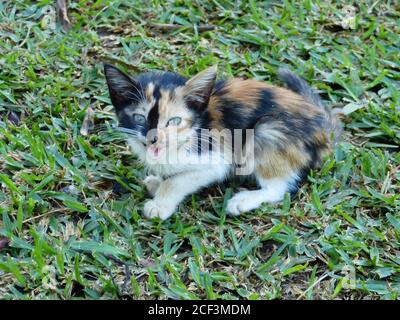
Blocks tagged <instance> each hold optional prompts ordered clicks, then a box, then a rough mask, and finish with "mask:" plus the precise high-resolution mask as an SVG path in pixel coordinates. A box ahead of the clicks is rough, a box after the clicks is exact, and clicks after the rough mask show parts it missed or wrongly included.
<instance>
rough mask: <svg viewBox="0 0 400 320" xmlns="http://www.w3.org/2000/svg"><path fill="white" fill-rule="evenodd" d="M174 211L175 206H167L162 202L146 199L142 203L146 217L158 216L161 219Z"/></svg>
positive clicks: (164, 218) (166, 217)
mask: <svg viewBox="0 0 400 320" xmlns="http://www.w3.org/2000/svg"><path fill="white" fill-rule="evenodd" d="M174 211H175V207H172V206H167V205H165V204H164V203H162V202H158V201H155V200H148V201H146V203H145V204H144V216H145V217H146V218H148V219H152V218H157V217H158V218H160V219H161V220H166V219H168V218H169V217H170V216H171V215H172V214H173V213H174Z"/></svg>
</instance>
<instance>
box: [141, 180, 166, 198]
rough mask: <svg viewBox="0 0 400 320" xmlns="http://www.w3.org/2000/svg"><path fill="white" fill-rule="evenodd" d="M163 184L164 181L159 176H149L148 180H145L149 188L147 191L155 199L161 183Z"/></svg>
mask: <svg viewBox="0 0 400 320" xmlns="http://www.w3.org/2000/svg"><path fill="white" fill-rule="evenodd" d="M161 182H162V179H161V178H160V177H157V176H148V177H147V178H146V179H144V180H143V183H144V185H145V186H146V188H147V191H149V193H150V194H151V195H152V196H153V197H154V195H155V194H156V191H157V189H158V187H159V186H160V183H161Z"/></svg>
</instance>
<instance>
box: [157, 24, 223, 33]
mask: <svg viewBox="0 0 400 320" xmlns="http://www.w3.org/2000/svg"><path fill="white" fill-rule="evenodd" d="M150 26H151V27H152V28H153V29H157V30H161V31H170V30H179V29H182V28H186V26H182V25H179V24H170V23H152V24H150ZM216 28H217V27H216V26H213V25H199V26H197V31H199V32H205V31H212V30H215V29H216Z"/></svg>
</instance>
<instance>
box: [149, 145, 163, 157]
mask: <svg viewBox="0 0 400 320" xmlns="http://www.w3.org/2000/svg"><path fill="white" fill-rule="evenodd" d="M147 150H148V152H150V155H151V156H153V157H158V155H159V154H160V148H159V147H156V146H153V145H152V146H150V147H148V148H147Z"/></svg>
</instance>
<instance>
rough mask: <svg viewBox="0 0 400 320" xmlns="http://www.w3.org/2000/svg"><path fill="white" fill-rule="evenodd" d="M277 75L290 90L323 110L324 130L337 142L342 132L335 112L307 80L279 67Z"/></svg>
mask: <svg viewBox="0 0 400 320" xmlns="http://www.w3.org/2000/svg"><path fill="white" fill-rule="evenodd" d="M278 76H279V78H280V79H281V80H282V81H283V82H284V83H285V84H286V86H287V87H288V88H289V89H290V90H292V91H294V92H296V93H298V94H300V95H301V96H303V97H304V99H305V100H306V101H307V102H309V103H312V104H313V105H315V106H317V107H319V108H320V109H321V110H322V111H323V112H324V115H325V123H324V127H325V129H326V132H327V133H328V134H329V135H332V136H333V141H334V142H337V140H338V138H339V137H340V135H341V133H342V125H341V123H340V121H339V118H338V117H337V114H335V113H333V112H332V109H330V108H328V107H326V106H325V105H324V103H323V102H322V99H321V98H320V96H319V95H318V93H316V92H315V91H314V90H313V89H312V88H311V87H310V86H309V85H308V83H307V82H305V81H304V80H303V79H302V78H300V77H299V76H298V75H297V74H295V73H294V72H292V71H290V70H288V69H284V68H280V69H279V70H278Z"/></svg>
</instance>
